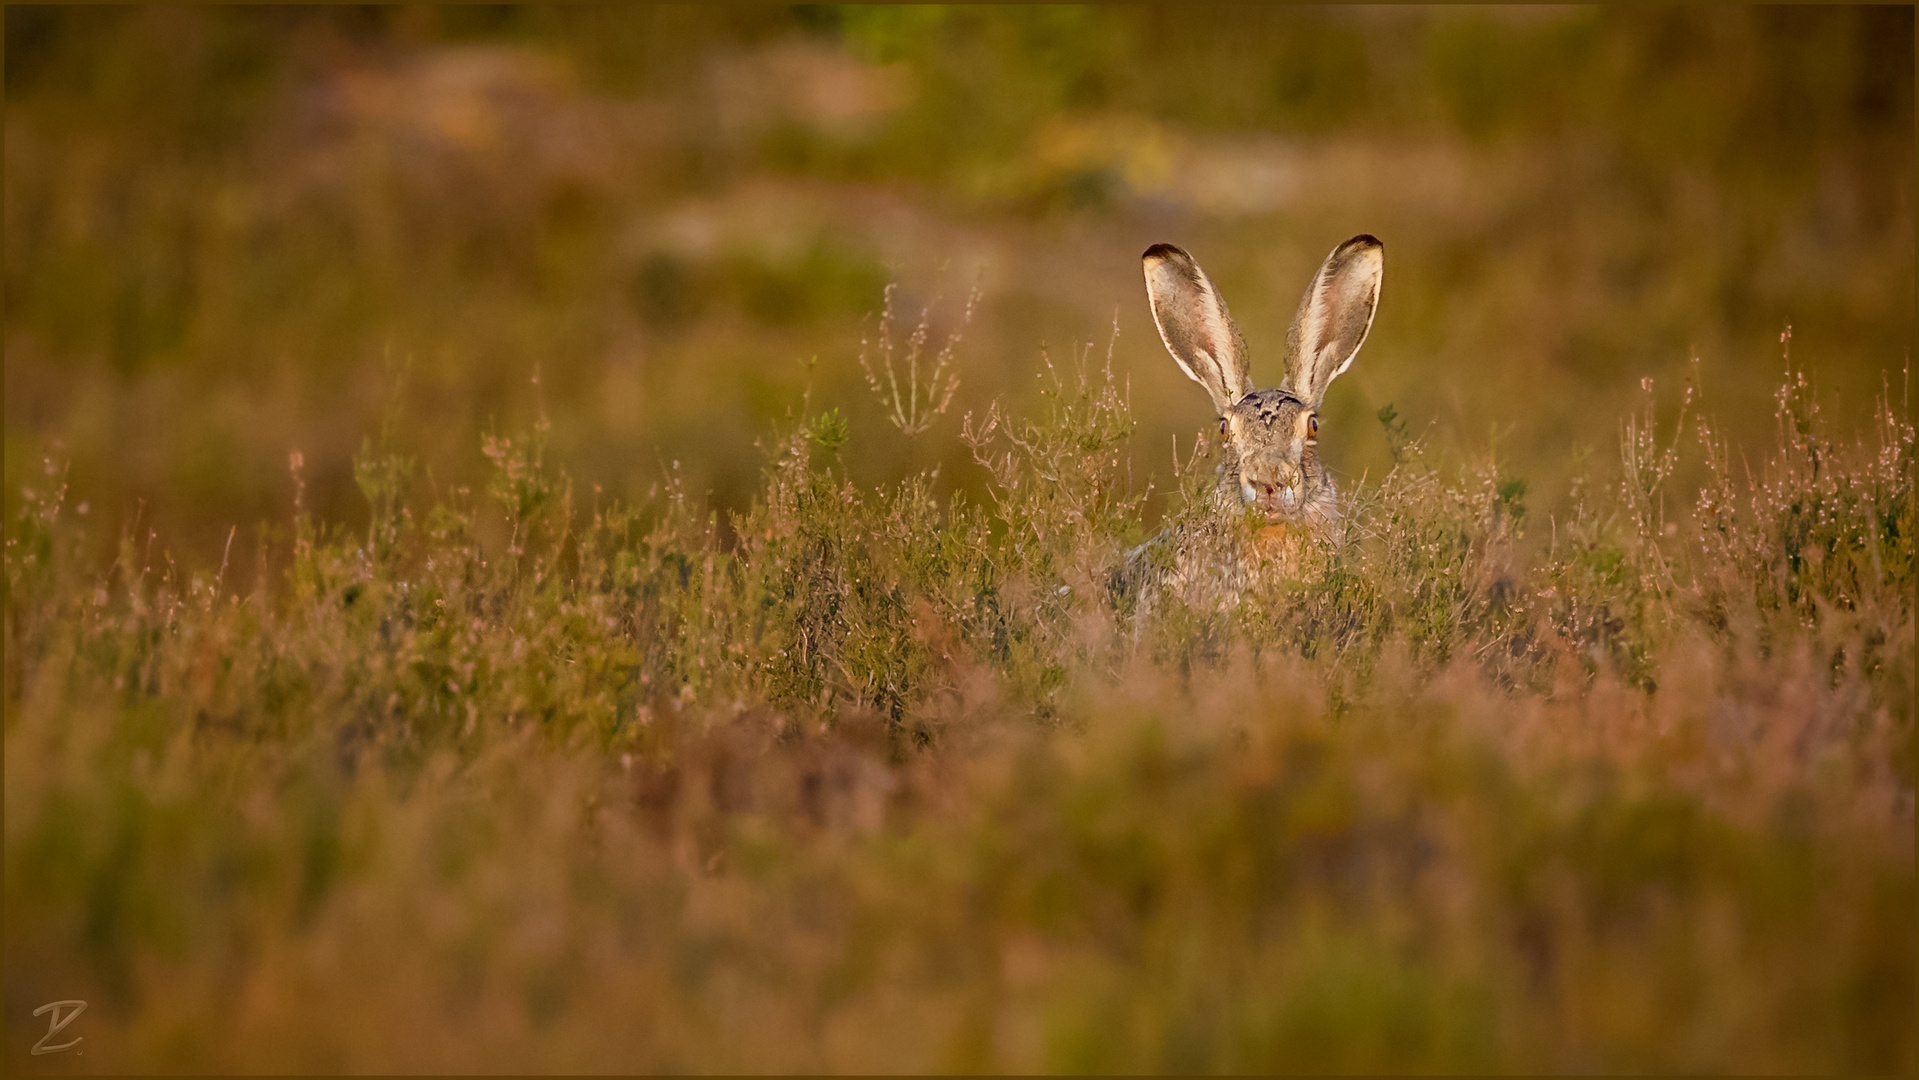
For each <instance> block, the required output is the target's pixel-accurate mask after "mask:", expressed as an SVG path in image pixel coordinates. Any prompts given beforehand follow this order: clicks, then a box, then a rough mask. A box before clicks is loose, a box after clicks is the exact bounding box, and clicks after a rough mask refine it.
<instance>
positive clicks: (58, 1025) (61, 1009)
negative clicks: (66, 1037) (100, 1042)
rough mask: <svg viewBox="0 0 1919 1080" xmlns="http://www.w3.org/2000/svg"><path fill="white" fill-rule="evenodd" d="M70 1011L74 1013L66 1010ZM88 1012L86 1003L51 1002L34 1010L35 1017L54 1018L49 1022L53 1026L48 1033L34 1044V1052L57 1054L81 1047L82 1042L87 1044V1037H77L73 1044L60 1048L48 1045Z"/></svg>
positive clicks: (61, 1045)
mask: <svg viewBox="0 0 1919 1080" xmlns="http://www.w3.org/2000/svg"><path fill="white" fill-rule="evenodd" d="M68 1009H71V1010H73V1011H72V1012H67V1011H66V1010H68ZM86 1011H87V1003H86V1002H84V1001H50V1002H48V1003H46V1004H45V1005H42V1006H40V1007H39V1008H37V1009H35V1010H33V1015H35V1016H41V1015H44V1014H46V1013H52V1014H53V1016H52V1017H50V1018H49V1019H48V1021H47V1023H48V1024H50V1025H52V1026H50V1027H48V1028H47V1033H46V1034H45V1035H42V1036H41V1037H40V1041H39V1042H37V1043H34V1044H33V1051H32V1052H33V1053H35V1054H57V1053H59V1052H60V1051H62V1050H71V1049H73V1048H74V1047H76V1046H79V1045H80V1044H81V1043H82V1042H85V1041H86V1038H85V1036H80V1035H76V1036H74V1039H73V1041H72V1042H63V1043H61V1044H60V1045H58V1046H48V1045H47V1040H48V1039H51V1038H53V1037H54V1036H56V1035H58V1034H60V1032H62V1031H64V1030H66V1026H67V1025H68V1024H71V1023H73V1022H74V1020H75V1019H77V1018H78V1017H79V1015H80V1014H81V1013H83V1012H86Z"/></svg>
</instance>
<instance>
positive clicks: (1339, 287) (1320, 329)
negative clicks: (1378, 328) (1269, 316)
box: [1281, 234, 1386, 409]
mask: <svg viewBox="0 0 1919 1080" xmlns="http://www.w3.org/2000/svg"><path fill="white" fill-rule="evenodd" d="M1385 269H1386V249H1385V246H1384V245H1382V244H1381V243H1380V242H1379V241H1378V240H1376V239H1374V238H1373V237H1370V236H1366V235H1363V234H1362V235H1359V236H1355V237H1353V238H1352V239H1351V240H1348V241H1346V242H1345V243H1343V244H1341V245H1339V246H1338V247H1336V248H1334V249H1333V253H1332V254H1331V255H1328V256H1326V262H1325V264H1324V265H1322V266H1321V267H1320V268H1319V273H1317V274H1315V275H1313V283H1312V284H1311V285H1309V286H1307V288H1306V296H1305V298H1304V299H1302V300H1300V302H1299V313H1298V314H1297V315H1294V316H1293V327H1292V329H1291V330H1288V331H1287V332H1286V347H1287V352H1288V355H1287V358H1286V382H1285V383H1284V384H1283V385H1282V387H1281V388H1282V389H1284V390H1285V391H1286V392H1287V393H1289V394H1291V395H1293V396H1294V397H1296V398H1298V399H1299V400H1301V401H1303V402H1305V403H1306V404H1307V405H1308V406H1309V407H1311V408H1314V409H1317V408H1319V403H1320V401H1321V400H1322V399H1324V398H1325V396H1326V387H1327V385H1328V384H1330V383H1331V382H1332V381H1333V377H1334V376H1335V375H1338V374H1339V373H1340V372H1342V371H1345V370H1346V369H1347V368H1348V367H1351V366H1352V363H1353V357H1354V356H1355V355H1356V354H1358V352H1359V346H1360V344H1361V343H1363V342H1364V341H1365V340H1366V331H1368V330H1370V329H1372V325H1373V311H1374V310H1375V309H1376V308H1378V306H1379V279H1380V277H1381V275H1382V274H1384V272H1385Z"/></svg>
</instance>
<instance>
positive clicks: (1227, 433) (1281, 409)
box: [1132, 235, 1385, 606]
mask: <svg viewBox="0 0 1919 1080" xmlns="http://www.w3.org/2000/svg"><path fill="white" fill-rule="evenodd" d="M1383 251H1384V249H1383V248H1382V246H1381V245H1380V243H1379V241H1378V240H1376V239H1374V238H1373V237H1371V236H1365V235H1361V236H1355V237H1353V238H1352V239H1351V240H1348V241H1346V242H1345V243H1343V244H1341V245H1339V246H1338V247H1337V248H1334V249H1333V253H1332V254H1331V255H1328V256H1327V257H1326V261H1325V263H1324V264H1323V265H1321V266H1320V268H1319V273H1317V274H1315V275H1314V277H1313V281H1312V284H1310V285H1309V286H1308V287H1307V289H1306V295H1305V297H1304V298H1303V299H1302V300H1301V301H1300V305H1299V312H1298V314H1296V315H1295V316H1294V317H1293V325H1292V329H1291V330H1290V331H1289V332H1288V333H1287V335H1286V338H1287V340H1286V344H1287V358H1286V375H1285V378H1284V380H1283V381H1282V382H1281V383H1280V385H1279V386H1278V387H1277V388H1275V389H1271V390H1256V389H1254V388H1253V382H1252V368H1251V364H1250V362H1249V357H1248V354H1247V349H1246V341H1245V339H1244V338H1243V337H1241V336H1240V333H1239V328H1238V327H1237V326H1235V325H1234V324H1233V320H1232V316H1231V315H1229V314H1228V313H1227V311H1226V302H1225V300H1224V299H1223V298H1222V297H1221V296H1220V295H1219V291H1218V290H1217V289H1216V288H1214V287H1213V283H1212V281H1211V280H1209V279H1208V278H1207V277H1206V274H1205V273H1204V272H1203V271H1202V270H1200V268H1199V264H1198V263H1197V262H1195V261H1194V260H1193V258H1192V256H1190V255H1188V254H1186V253H1185V252H1184V251H1181V250H1180V249H1179V248H1176V247H1173V246H1172V245H1170V244H1156V245H1154V246H1153V247H1150V248H1148V249H1147V250H1146V254H1145V255H1144V257H1143V259H1144V263H1145V270H1146V291H1147V296H1148V298H1149V299H1150V300H1151V302H1152V307H1153V320H1154V322H1156V323H1157V324H1158V325H1159V332H1160V337H1161V338H1162V339H1163V340H1164V341H1165V342H1166V349H1167V351H1168V352H1170V353H1172V354H1173V360H1174V361H1175V362H1177V363H1178V364H1179V366H1180V369H1181V370H1183V371H1185V372H1186V374H1187V375H1188V376H1189V377H1191V378H1192V379H1193V381H1195V382H1197V383H1199V384H1200V385H1201V386H1203V387H1205V389H1206V392H1207V395H1208V396H1209V397H1211V398H1212V401H1213V405H1214V406H1215V408H1216V409H1217V411H1218V414H1219V431H1220V463H1219V480H1218V485H1217V486H1216V487H1215V489H1214V497H1213V499H1212V504H1213V505H1212V506H1211V508H1210V510H1211V513H1209V514H1205V515H1202V519H1201V520H1189V521H1188V522H1186V523H1185V524H1184V525H1183V526H1181V527H1180V528H1177V529H1175V530H1173V531H1172V532H1170V533H1169V534H1168V535H1164V536H1162V537H1160V538H1159V539H1158V540H1155V541H1153V542H1152V543H1150V544H1147V545H1146V546H1145V547H1142V548H1141V549H1139V550H1138V551H1137V552H1135V553H1134V558H1133V560H1132V561H1133V562H1134V563H1135V564H1136V570H1137V571H1138V575H1139V576H1150V574H1151V571H1150V569H1149V568H1148V567H1147V565H1146V564H1147V563H1151V562H1158V563H1159V564H1160V565H1162V566H1166V563H1167V561H1168V560H1167V559H1166V557H1165V556H1167V555H1170V566H1167V567H1166V569H1165V570H1164V572H1163V573H1162V574H1161V575H1160V579H1159V584H1162V585H1163V586H1164V587H1167V588H1170V589H1172V590H1174V591H1175V592H1178V593H1180V594H1181V595H1183V596H1185V597H1186V598H1187V600H1188V601H1189V602H1199V603H1206V604H1208V606H1210V605H1211V603H1215V602H1221V603H1230V602H1232V601H1233V600H1234V599H1236V598H1237V597H1238V595H1239V594H1240V593H1241V592H1242V591H1243V590H1244V589H1245V587H1246V586H1247V585H1248V584H1249V583H1250V582H1251V580H1252V579H1253V577H1254V576H1255V575H1262V574H1279V575H1284V576H1296V575H1297V573H1298V571H1299V569H1300V565H1301V561H1302V557H1303V555H1304V554H1305V551H1306V550H1307V548H1308V547H1309V546H1310V545H1314V544H1317V543H1324V542H1326V541H1329V540H1331V539H1332V538H1333V537H1334V536H1335V535H1336V533H1337V528H1338V524H1339V502H1338V494H1337V492H1336V491H1335V490H1334V487H1333V481H1332V477H1331V476H1329V475H1328V474H1327V472H1326V468H1325V466H1324V465H1323V464H1322V463H1321V462H1320V460H1319V449H1318V444H1319V405H1320V402H1321V401H1322V400H1324V398H1325V396H1326V387H1327V386H1328V385H1329V384H1331V382H1332V381H1333V378H1334V377H1335V376H1337V375H1338V374H1339V373H1340V372H1342V371H1345V370H1346V368H1347V367H1349V366H1351V364H1352V362H1353V357H1354V355H1356V354H1357V353H1358V352H1359V346H1360V345H1361V344H1362V343H1363V342H1364V341H1365V340H1366V332H1367V330H1368V329H1369V328H1371V326H1372V320H1373V311H1374V310H1375V308H1376V307H1377V306H1378V303H1379V284H1380V278H1381V274H1382V271H1383V270H1384V267H1385V261H1384V257H1383ZM1168 547H1170V549H1171V550H1170V551H1169V552H1168V551H1165V550H1164V549H1165V548H1168ZM1155 548H1160V549H1162V555H1161V557H1160V558H1159V559H1152V558H1150V556H1149V553H1150V552H1151V551H1152V550H1153V549H1155ZM1147 584H1149V587H1150V584H1151V583H1147Z"/></svg>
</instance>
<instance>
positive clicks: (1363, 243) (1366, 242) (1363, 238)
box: [1339, 233, 1386, 250]
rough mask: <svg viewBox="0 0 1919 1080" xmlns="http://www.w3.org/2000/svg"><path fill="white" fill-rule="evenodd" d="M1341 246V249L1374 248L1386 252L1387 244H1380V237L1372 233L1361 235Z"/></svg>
mask: <svg viewBox="0 0 1919 1080" xmlns="http://www.w3.org/2000/svg"><path fill="white" fill-rule="evenodd" d="M1339 246H1340V247H1374V248H1380V249H1381V250H1384V249H1385V247H1386V245H1385V244H1382V243H1380V242H1379V237H1377V236H1374V235H1373V234H1372V233H1360V234H1359V235H1358V236H1355V237H1353V238H1352V239H1351V240H1348V241H1346V242H1345V243H1343V244H1341V245H1339Z"/></svg>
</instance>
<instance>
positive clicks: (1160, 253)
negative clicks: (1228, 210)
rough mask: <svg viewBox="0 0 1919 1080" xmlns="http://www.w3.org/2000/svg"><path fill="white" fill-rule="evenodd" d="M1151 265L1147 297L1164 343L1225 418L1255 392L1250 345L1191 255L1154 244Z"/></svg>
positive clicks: (1146, 260) (1148, 251)
mask: <svg viewBox="0 0 1919 1080" xmlns="http://www.w3.org/2000/svg"><path fill="white" fill-rule="evenodd" d="M1140 258H1141V260H1142V261H1143V262H1144V263H1145V266H1146V296H1147V299H1149V300H1151V301H1152V304H1153V321H1154V322H1155V323H1158V324H1159V336H1160V340H1162V341H1164V342H1166V351H1167V352H1170V353H1172V354H1173V359H1174V360H1176V361H1178V362H1179V367H1180V370H1181V371H1184V372H1185V373H1186V375H1187V377H1188V378H1190V379H1192V380H1193V381H1194V382H1196V383H1198V384H1199V385H1201V386H1203V387H1205V388H1206V393H1207V394H1208V395H1210V396H1211V397H1212V399H1213V407H1214V408H1216V409H1218V410H1219V414H1220V415H1221V416H1224V415H1226V410H1227V409H1230V408H1232V407H1233V403H1234V402H1236V401H1238V400H1239V399H1240V398H1243V397H1245V396H1246V395H1247V394H1249V393H1251V392H1252V389H1253V377H1252V368H1251V365H1250V364H1249V362H1248V358H1247V355H1246V340H1245V339H1244V338H1242V337H1240V336H1239V327H1237V326H1234V325H1233V317H1232V316H1231V315H1228V314H1227V313H1226V301H1224V300H1222V299H1220V296H1219V290H1218V289H1215V288H1213V283H1212V282H1211V281H1210V280H1208V279H1207V277H1206V274H1205V272H1204V271H1202V270H1200V268H1199V264H1198V263H1196V262H1194V261H1193V257H1192V256H1191V255H1188V254H1186V253H1185V252H1184V251H1181V250H1180V249H1178V248H1176V247H1174V246H1173V245H1171V244H1154V245H1153V246H1152V247H1149V248H1147V249H1146V254H1145V255H1143V256H1141V257H1140Z"/></svg>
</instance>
